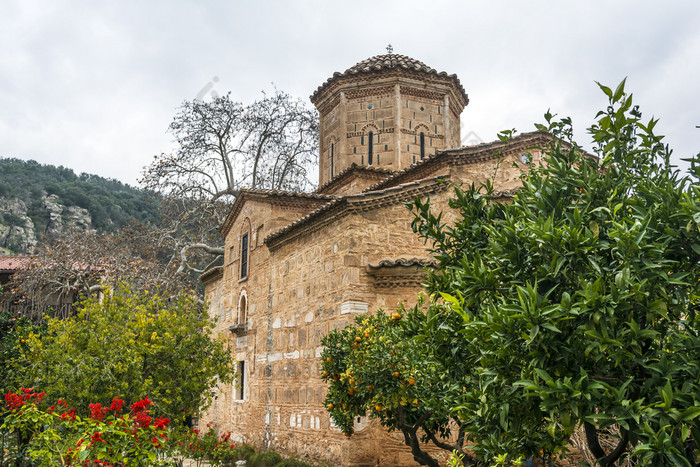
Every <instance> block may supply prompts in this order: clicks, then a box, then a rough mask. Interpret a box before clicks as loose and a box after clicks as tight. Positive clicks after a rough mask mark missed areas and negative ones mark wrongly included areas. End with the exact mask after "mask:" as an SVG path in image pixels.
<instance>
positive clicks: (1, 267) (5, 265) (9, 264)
mask: <svg viewBox="0 0 700 467" xmlns="http://www.w3.org/2000/svg"><path fill="white" fill-rule="evenodd" d="M31 261H32V257H31V256H0V272H4V273H8V272H15V271H17V270H18V269H22V268H26V267H27V266H29V263H30V262H31Z"/></svg>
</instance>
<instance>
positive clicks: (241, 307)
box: [238, 295, 248, 324]
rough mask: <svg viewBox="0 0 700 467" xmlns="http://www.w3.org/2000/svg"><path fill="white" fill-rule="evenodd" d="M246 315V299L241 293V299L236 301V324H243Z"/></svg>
mask: <svg viewBox="0 0 700 467" xmlns="http://www.w3.org/2000/svg"><path fill="white" fill-rule="evenodd" d="M247 315H248V300H247V299H246V297H245V295H241V301H240V303H238V324H245V322H246V319H247Z"/></svg>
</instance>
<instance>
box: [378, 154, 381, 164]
mask: <svg viewBox="0 0 700 467" xmlns="http://www.w3.org/2000/svg"><path fill="white" fill-rule="evenodd" d="M380 155H381V154H377V165H379V164H381V162H379V156H380Z"/></svg>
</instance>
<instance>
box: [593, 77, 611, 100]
mask: <svg viewBox="0 0 700 467" xmlns="http://www.w3.org/2000/svg"><path fill="white" fill-rule="evenodd" d="M595 84H597V85H598V87H599V88H600V89H602V91H603V92H604V93H605V95H606V96H608V97H609V98H610V99H612V97H613V92H612V89H610V88H609V87H607V86H603V85H602V84H600V83H599V82H598V81H596V82H595Z"/></svg>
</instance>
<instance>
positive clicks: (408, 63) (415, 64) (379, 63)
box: [311, 54, 469, 105]
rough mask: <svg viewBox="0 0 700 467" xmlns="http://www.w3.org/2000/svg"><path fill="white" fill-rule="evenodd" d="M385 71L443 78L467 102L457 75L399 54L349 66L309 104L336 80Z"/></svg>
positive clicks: (332, 78)
mask: <svg viewBox="0 0 700 467" xmlns="http://www.w3.org/2000/svg"><path fill="white" fill-rule="evenodd" d="M387 70H397V71H401V70H403V71H407V72H418V73H426V74H429V75H433V76H438V77H441V78H445V79H447V80H450V81H452V82H453V84H454V85H455V87H456V88H457V89H456V90H457V91H458V92H459V93H460V94H461V96H462V98H463V99H464V103H465V105H466V103H467V102H469V97H468V96H467V92H466V91H465V90H464V87H463V86H462V83H460V82H459V78H457V75H455V74H447V73H446V72H444V71H440V72H438V71H437V70H436V69H435V68H431V67H429V66H428V65H426V64H425V63H423V62H421V61H420V60H416V59H415V58H411V57H408V56H406V55H400V54H382V55H375V56H374V57H370V58H368V59H366V60H362V61H361V62H358V63H356V64H355V65H353V66H351V67H350V68H348V69H347V70H345V71H344V72H342V73H338V72H335V73H333V76H331V77H330V78H328V79H327V80H326V82H325V83H323V84H322V85H321V86H319V87H318V89H316V91H315V92H314V93H313V94H312V95H311V102H315V100H316V99H317V98H318V97H319V95H320V94H321V93H322V92H323V90H324V89H325V88H327V87H328V86H329V85H330V84H331V83H332V82H333V81H336V80H337V79H338V78H343V77H349V76H356V75H362V74H369V73H376V72H382V71H387Z"/></svg>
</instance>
